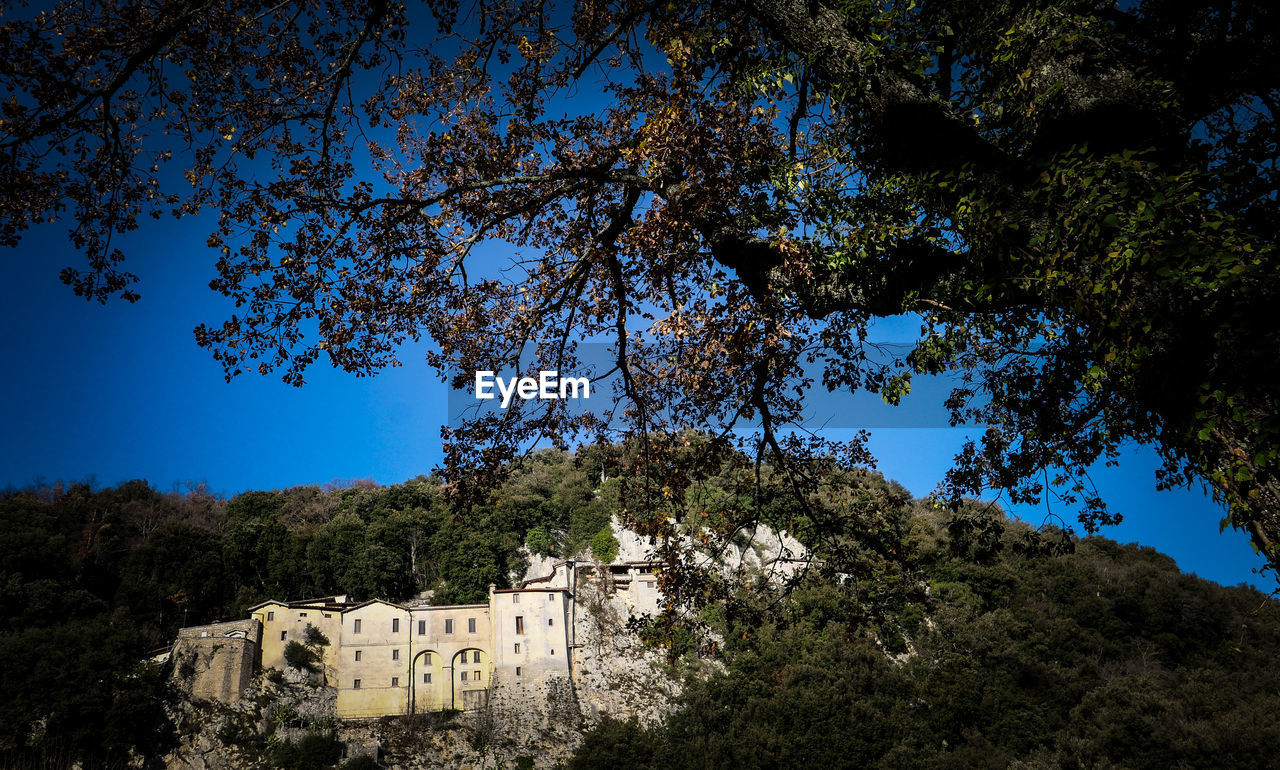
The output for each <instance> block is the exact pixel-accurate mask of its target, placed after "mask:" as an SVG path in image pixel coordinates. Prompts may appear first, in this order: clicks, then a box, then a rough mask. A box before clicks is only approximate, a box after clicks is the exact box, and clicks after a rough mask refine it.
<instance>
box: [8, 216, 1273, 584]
mask: <svg viewBox="0 0 1280 770" xmlns="http://www.w3.org/2000/svg"><path fill="white" fill-rule="evenodd" d="M206 230H207V228H206V227H204V226H203V225H202V224H201V223H199V222H190V221H188V222H171V221H163V222H157V223H154V226H151V227H148V228H147V229H145V230H144V231H141V232H139V233H136V234H134V235H133V236H131V237H130V239H129V244H128V245H129V246H130V247H131V248H129V249H128V252H129V253H130V255H131V257H133V258H134V259H133V264H132V269H133V270H134V272H137V273H138V274H139V275H140V276H141V277H142V279H143V282H142V285H141V293H142V299H141V300H140V301H139V302H138V303H136V304H134V305H129V304H127V303H123V302H117V303H111V304H108V305H106V306H102V305H98V304H96V303H86V302H85V301H83V300H81V299H79V298H77V297H75V296H74V295H73V294H72V292H71V291H70V290H69V289H68V288H67V287H65V286H63V285H62V284H61V283H60V282H59V281H58V277H57V275H58V271H59V269H61V268H62V267H63V266H66V265H69V264H76V263H77V261H78V256H77V255H75V254H74V253H72V252H71V251H70V248H69V246H68V245H67V243H66V241H65V239H64V238H63V236H62V234H61V233H60V232H59V231H56V230H54V229H51V228H47V229H44V230H36V231H34V232H33V233H32V234H31V235H30V236H29V237H28V238H27V239H26V240H25V241H24V242H23V243H22V245H21V246H19V247H18V248H16V249H11V250H5V251H0V259H2V260H3V261H2V262H0V264H2V265H3V268H2V269H3V275H4V280H3V281H0V323H3V338H2V339H3V341H2V342H0V346H2V353H3V360H4V361H6V362H7V367H6V375H5V376H4V378H3V384H2V386H0V387H2V388H3V397H2V398H0V410H2V412H0V424H3V425H4V440H3V442H0V486H4V485H14V486H24V485H27V484H30V483H32V482H34V481H36V480H40V479H43V480H46V481H52V480H54V479H59V478H61V479H67V480H85V479H89V478H92V479H93V480H94V481H95V482H96V483H97V484H99V485H112V484H116V483H119V482H121V481H126V480H128V479H133V478H144V479H147V480H148V481H150V482H151V483H152V485H153V486H155V487H156V488H158V489H160V490H163V491H168V490H170V489H174V488H175V487H177V486H179V485H180V484H181V483H182V482H185V481H188V480H203V481H206V482H207V483H208V484H209V485H210V487H212V488H213V489H214V490H217V491H221V492H223V493H226V494H234V493H236V492H240V491H244V490H248V489H272V488H281V487H288V486H292V485H296V484H310V483H323V482H326V481H330V480H333V479H348V478H373V479H375V480H377V481H378V482H381V483H383V484H392V483H396V482H400V481H403V480H405V479H408V478H411V477H413V476H415V475H418V474H420V473H428V472H430V471H431V470H432V468H434V467H435V466H436V465H437V464H438V462H439V460H440V457H441V452H440V426H441V424H442V423H444V422H445V421H446V420H447V409H446V401H447V391H446V388H445V387H444V385H443V384H441V383H440V382H439V380H438V379H437V378H436V376H435V374H434V372H433V371H432V370H431V369H430V368H429V367H428V366H427V365H426V363H425V361H424V359H423V355H422V352H423V350H425V348H423V349H422V350H409V351H406V353H405V355H404V357H403V360H404V362H405V365H404V366H403V367H401V368H398V369H392V370H388V371H385V372H383V373H382V374H380V375H378V376H376V377H372V378H363V379H358V378H355V377H352V376H350V375H346V374H344V373H342V372H339V371H336V370H333V369H330V368H328V367H327V366H325V365H324V364H323V363H322V364H319V365H317V366H316V367H314V368H313V370H312V372H311V376H310V378H309V380H310V381H309V383H308V384H307V385H306V386H305V387H303V388H294V387H291V386H288V385H284V384H283V383H281V382H280V381H279V380H278V379H276V378H274V377H271V376H268V377H258V376H244V377H240V378H237V379H236V380H235V381H234V382H232V383H229V384H228V383H226V382H225V381H224V380H223V377H222V371H221V368H220V367H219V366H218V365H217V364H216V363H215V362H214V361H213V360H212V358H211V357H210V356H209V354H208V353H207V352H206V351H203V350H201V349H199V348H198V347H197V346H196V344H195V341H194V338H193V336H192V331H191V330H192V328H194V327H195V325H196V324H197V323H200V322H202V321H203V322H210V321H220V320H221V319H222V318H223V317H225V315H226V314H227V312H228V308H227V304H226V301H225V300H224V299H223V298H221V297H220V296H218V295H216V294H214V293H213V292H212V291H210V290H209V289H208V281H209V279H210V278H212V277H213V258H214V257H213V254H212V253H211V252H210V251H209V250H208V249H207V248H206V246H205V244H204V239H205V236H206V234H207V233H206ZM905 333H906V332H905V330H904V332H903V333H902V334H904V335H905ZM886 334H887V336H888V337H889V338H892V337H893V335H894V330H893V329H892V325H891V326H890V329H889V330H887V331H886ZM903 338H906V337H905V336H904V337H903ZM962 438H963V431H958V430H955V429H948V428H902V429H890V430H879V431H876V432H875V433H874V434H873V439H872V448H873V450H874V451H875V452H876V454H877V456H878V457H879V459H880V466H879V468H880V470H881V471H882V472H883V473H884V474H885V475H886V476H888V477H889V478H892V479H896V480H897V481H899V482H901V483H902V484H903V485H905V486H906V487H907V488H908V489H910V490H911V491H912V492H913V493H915V494H916V495H925V494H927V493H928V492H929V491H930V490H931V489H932V488H933V485H934V484H935V483H936V482H937V480H938V479H939V478H940V477H941V475H942V473H943V472H944V470H945V469H946V467H947V466H948V464H949V463H950V461H951V458H952V456H953V454H954V452H955V451H956V449H957V447H958V446H959V443H960V441H961V440H962ZM1123 460H1124V461H1123V462H1122V464H1121V466H1120V467H1119V468H1112V469H1099V470H1098V472H1097V474H1096V480H1097V482H1098V484H1099V486H1100V488H1101V489H1102V491H1103V493H1104V496H1105V497H1106V498H1107V499H1108V500H1109V501H1110V502H1111V503H1112V504H1113V505H1114V506H1115V507H1116V508H1117V509H1118V510H1121V511H1123V512H1124V513H1125V516H1126V518H1125V522H1124V523H1123V524H1122V525H1120V526H1118V527H1113V528H1110V529H1108V530H1106V531H1105V532H1104V534H1106V535H1108V536H1110V537H1113V538H1115V539H1117V540H1120V541H1122V542H1139V543H1143V544H1145V545H1150V546H1153V547H1155V548H1157V549H1159V550H1161V551H1163V552H1165V553H1168V554H1169V555H1171V556H1173V557H1174V558H1175V559H1176V560H1177V562H1178V564H1179V565H1180V566H1181V567H1182V568H1183V569H1184V570H1187V571H1190V572H1195V573H1196V574H1199V575H1201V576H1202V577H1206V578H1209V579H1212V580H1216V581H1218V582H1221V583H1225V584H1236V583H1240V582H1250V583H1254V584H1257V585H1261V586H1266V585H1267V583H1266V582H1265V581H1259V580H1258V576H1257V575H1256V574H1254V573H1253V572H1252V569H1253V568H1254V567H1258V566H1261V563H1262V562H1261V560H1260V559H1259V558H1257V557H1256V556H1255V555H1254V554H1253V552H1252V550H1251V549H1250V548H1249V545H1248V540H1247V538H1245V537H1244V536H1243V535H1242V534H1240V533H1237V532H1233V531H1228V532H1226V533H1224V534H1219V532H1218V521H1219V519H1220V518H1221V517H1222V512H1221V510H1220V509H1218V508H1217V507H1216V506H1214V505H1213V503H1212V502H1211V501H1209V500H1208V499H1206V498H1205V497H1204V496H1203V495H1202V494H1201V493H1199V492H1198V491H1186V490H1181V491H1174V492H1156V491H1155V489H1154V478H1153V476H1152V473H1153V471H1154V469H1155V467H1156V461H1155V458H1154V455H1153V453H1151V452H1150V451H1149V450H1143V449H1139V448H1136V447H1135V448H1134V449H1133V450H1132V451H1130V452H1128V453H1126V455H1125V457H1124V458H1123ZM1014 513H1016V514H1017V515H1019V516H1020V517H1022V518H1024V519H1026V520H1028V521H1031V522H1033V523H1039V522H1040V521H1042V520H1043V519H1044V517H1045V511H1044V510H1043V509H1028V510H1015V511H1014Z"/></svg>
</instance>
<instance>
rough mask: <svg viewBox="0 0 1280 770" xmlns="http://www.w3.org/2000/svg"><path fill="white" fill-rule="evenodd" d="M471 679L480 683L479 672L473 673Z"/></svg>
mask: <svg viewBox="0 0 1280 770" xmlns="http://www.w3.org/2000/svg"><path fill="white" fill-rule="evenodd" d="M471 678H472V679H474V680H476V681H477V682H479V681H480V672H479V671H472V672H471Z"/></svg>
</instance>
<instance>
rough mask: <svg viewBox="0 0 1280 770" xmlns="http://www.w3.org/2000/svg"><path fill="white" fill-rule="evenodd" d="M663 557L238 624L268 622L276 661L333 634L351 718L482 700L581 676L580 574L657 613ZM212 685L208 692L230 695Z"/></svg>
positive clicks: (266, 609)
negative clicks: (466, 598) (434, 596)
mask: <svg viewBox="0 0 1280 770" xmlns="http://www.w3.org/2000/svg"><path fill="white" fill-rule="evenodd" d="M657 567H658V565H657V563H656V562H628V563H623V564H613V565H603V566H600V565H592V564H588V563H581V562H576V561H573V560H570V561H565V562H559V563H556V564H554V565H552V572H551V574H550V575H547V576H545V577H542V578H537V579H534V580H528V581H525V582H524V583H522V584H521V585H520V586H519V587H518V588H510V589H498V588H497V587H496V586H492V585H491V586H490V587H489V599H488V602H486V603H483V604H463V605H448V606H432V605H429V604H426V603H425V602H410V603H403V604H401V603H396V602H389V601H385V600H382V599H372V600H368V601H363V602H353V601H350V600H349V598H348V597H346V596H326V597H321V598H317V599H307V600H302V601H277V600H272V601H266V602H263V603H261V604H258V605H256V606H254V607H251V608H250V620H248V621H237V623H238V624H245V623H251V624H252V625H253V627H255V628H256V630H257V633H256V634H254V638H253V639H252V640H250V641H251V645H252V649H251V650H250V652H249V653H248V654H249V655H251V656H256V659H257V661H256V662H257V664H258V665H260V666H262V667H264V668H278V669H283V668H284V667H285V666H286V665H287V664H286V662H285V657H284V652H285V648H286V647H287V646H288V644H289V643H290V642H293V641H297V642H300V643H304V644H305V643H306V642H307V638H306V636H307V627H308V626H314V627H315V628H316V629H317V630H318V631H320V632H321V633H322V634H324V636H325V637H326V638H327V639H328V640H329V644H328V645H325V646H322V647H320V648H319V649H320V651H321V665H322V667H323V671H324V677H325V680H326V681H327V682H328V684H330V685H331V686H333V687H335V688H336V689H337V693H338V695H337V715H338V716H339V717H340V718H343V719H359V718H366V717H379V716H388V715H396V714H410V713H417V712H423V711H438V710H440V709H445V708H453V709H461V710H473V709H476V708H479V707H482V706H483V705H484V704H485V703H486V702H487V699H488V698H489V695H490V693H491V692H492V691H494V685H495V683H496V682H498V681H501V683H502V685H503V686H502V690H503V692H506V693H512V694H517V693H520V692H522V691H523V692H528V693H534V692H537V693H543V692H547V691H549V690H551V689H554V688H555V687H557V686H559V684H560V683H570V682H572V681H573V678H574V676H575V671H574V664H575V649H576V645H577V634H576V632H575V620H576V616H577V612H578V608H577V606H576V602H575V590H576V588H577V585H578V581H579V580H580V579H592V580H601V579H604V580H607V581H608V582H609V584H610V592H611V593H613V592H614V591H616V592H617V594H618V595H619V596H620V597H625V602H626V605H627V607H628V608H629V609H630V610H632V611H633V612H634V613H635V614H641V613H644V612H657V610H658V604H659V602H658V598H659V594H658V591H657V587H656V586H657V583H656V581H657V575H656V571H657ZM232 625H236V624H218V625H217V626H207V627H200V628H204V629H205V633H217V631H216V629H218V628H219V627H220V626H232ZM237 628H239V626H237ZM192 630H199V629H183V634H184V638H187V637H189V636H190V635H189V634H187V632H188V631H192ZM242 669H244V667H243V666H241V667H240V668H237V669H236V670H235V672H234V673H228V674H226V676H225V677H224V679H225V681H226V682H227V685H226V686H227V687H232V686H236V685H235V684H234V683H232V680H233V679H234V680H235V682H236V683H240V682H242V680H244V681H243V683H241V684H239V685H238V686H239V688H240V689H243V687H244V686H245V685H247V680H245V676H247V675H245V674H243V673H242ZM250 673H251V670H250ZM209 676H210V677H214V676H215V675H213V674H210V675H209ZM210 681H212V679H211V680H210ZM219 681H222V680H219ZM211 688H212V685H209V686H208V687H206V689H207V690H209V693H210V694H209V695H203V696H202V697H214V698H217V699H219V700H230V698H229V697H223V696H225V695H226V693H224V692H222V690H219V692H218V693H217V694H214V693H213V692H212V689H217V688H212V689H211ZM223 689H225V688H223ZM193 694H195V693H193Z"/></svg>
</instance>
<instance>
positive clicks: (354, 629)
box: [351, 618, 360, 634]
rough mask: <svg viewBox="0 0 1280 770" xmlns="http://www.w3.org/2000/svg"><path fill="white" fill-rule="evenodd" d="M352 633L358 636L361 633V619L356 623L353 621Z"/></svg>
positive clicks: (357, 619) (356, 620)
mask: <svg viewBox="0 0 1280 770" xmlns="http://www.w3.org/2000/svg"><path fill="white" fill-rule="evenodd" d="M351 633H353V634H358V633H360V618H356V619H355V620H354V621H352V623H351Z"/></svg>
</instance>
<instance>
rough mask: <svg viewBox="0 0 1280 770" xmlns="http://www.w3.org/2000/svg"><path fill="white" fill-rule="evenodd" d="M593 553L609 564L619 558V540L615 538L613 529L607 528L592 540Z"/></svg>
mask: <svg viewBox="0 0 1280 770" xmlns="http://www.w3.org/2000/svg"><path fill="white" fill-rule="evenodd" d="M591 552H592V553H593V554H595V555H596V558H597V559H599V560H600V561H602V562H604V563H605V564H608V563H610V562H612V561H613V560H614V559H615V558H617V556H618V538H616V537H614V536H613V529H612V528H610V527H609V526H605V528H604V529H602V530H600V531H599V532H597V533H596V536H595V537H593V538H591Z"/></svg>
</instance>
